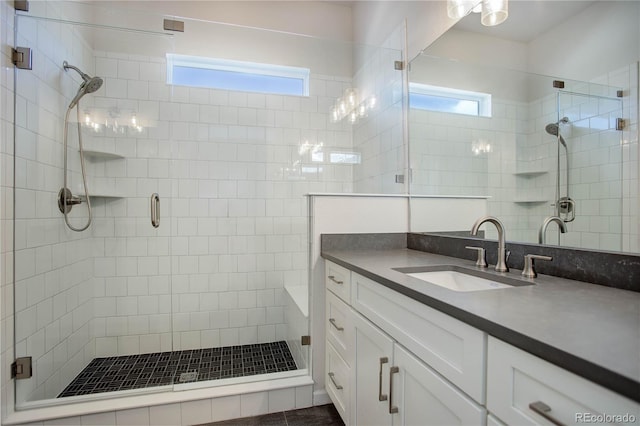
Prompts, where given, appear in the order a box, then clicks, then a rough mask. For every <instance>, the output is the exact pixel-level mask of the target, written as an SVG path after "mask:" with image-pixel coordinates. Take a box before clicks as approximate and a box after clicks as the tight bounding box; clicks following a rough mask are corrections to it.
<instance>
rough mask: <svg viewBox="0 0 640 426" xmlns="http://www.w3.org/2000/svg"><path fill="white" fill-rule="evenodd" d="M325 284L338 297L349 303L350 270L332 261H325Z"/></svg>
mask: <svg viewBox="0 0 640 426" xmlns="http://www.w3.org/2000/svg"><path fill="white" fill-rule="evenodd" d="M324 268H325V269H324V270H325V285H326V287H327V290H330V291H332V292H333V294H335V295H336V296H338V297H339V298H340V299H342V300H344V301H345V302H347V304H349V303H351V299H350V298H351V271H350V270H348V269H347V268H344V267H342V266H340V265H336V264H335V263H333V262H330V261H328V260H327V261H325V264H324Z"/></svg>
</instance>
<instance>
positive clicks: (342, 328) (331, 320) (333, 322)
mask: <svg viewBox="0 0 640 426" xmlns="http://www.w3.org/2000/svg"><path fill="white" fill-rule="evenodd" d="M329 322H330V323H331V325H332V326H334V327H335V328H336V330H338V331H344V327H340V326H338V325H337V324H336V320H335V318H329Z"/></svg>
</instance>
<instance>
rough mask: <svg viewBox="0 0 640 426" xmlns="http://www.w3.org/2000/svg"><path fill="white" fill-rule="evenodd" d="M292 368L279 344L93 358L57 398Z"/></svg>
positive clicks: (286, 350)
mask: <svg viewBox="0 0 640 426" xmlns="http://www.w3.org/2000/svg"><path fill="white" fill-rule="evenodd" d="M295 369H296V363H295V361H294V360H293V357H292V356H291V352H290V351H289V347H288V346H287V343H286V342H284V341H280V342H273V343H261V344H255V345H243V346H227V347H224V348H209V349H194V350H186V351H174V352H159V353H152V354H140V355H129V356H117V357H109V358H96V359H94V360H92V361H91V362H90V363H89V365H88V366H86V367H85V368H84V370H82V371H81V372H80V374H79V375H78V376H77V377H76V378H75V379H74V380H73V381H72V382H71V384H69V386H67V387H66V388H65V389H64V390H63V391H62V392H61V393H60V395H58V398H61V397H65V396H75V395H86V394H91V393H100V392H112V391H118V390H126V389H137V388H145V387H152V386H162V385H170V384H172V383H176V384H177V383H186V382H196V381H198V382H199V381H203V380H216V379H225V378H230V377H242V376H251V375H254V374H265V373H274V372H278V371H290V370H295Z"/></svg>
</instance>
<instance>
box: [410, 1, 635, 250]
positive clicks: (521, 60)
mask: <svg viewBox="0 0 640 426" xmlns="http://www.w3.org/2000/svg"><path fill="white" fill-rule="evenodd" d="M639 17H640V3H638V2H615V1H614V2H608V1H607V2H593V1H566V2H565V1H560V2H534V1H518V2H512V3H511V5H510V14H509V19H507V21H506V22H505V23H504V24H502V25H500V26H497V27H483V26H482V25H481V24H480V17H479V16H478V15H477V14H474V13H471V14H469V15H468V16H466V17H465V18H463V19H462V20H460V21H459V22H458V23H457V24H456V25H454V26H453V27H452V28H451V29H450V30H449V31H447V32H446V33H445V34H444V35H443V36H441V37H440V38H439V39H438V40H436V41H435V42H434V43H433V44H431V45H430V46H429V47H427V48H426V49H424V50H423V51H422V52H421V54H420V55H418V56H417V57H416V58H414V59H413V60H412V61H411V65H410V72H409V80H410V87H409V93H410V95H409V103H410V109H409V144H410V152H411V155H410V167H411V171H412V180H411V186H410V192H411V195H412V200H411V203H412V204H411V209H412V215H411V216H412V223H411V230H412V231H413V232H434V231H446V232H451V231H465V230H467V227H468V228H470V227H471V224H472V222H469V223H468V225H467V226H462V225H461V223H466V222H467V221H468V218H465V219H464V221H458V224H456V225H451V226H450V227H449V228H450V229H443V226H442V223H451V222H455V220H449V221H446V220H434V221H430V222H427V221H425V220H423V218H424V217H425V214H424V211H425V209H427V208H428V207H425V206H426V205H427V204H425V203H427V202H428V200H429V199H430V198H433V197H446V198H447V199H450V198H453V199H457V200H458V201H457V203H458V205H461V206H464V209H466V214H467V216H469V215H471V216H475V217H479V216H481V215H483V214H489V215H493V216H497V217H499V218H500V219H501V220H502V221H503V222H504V224H505V227H506V229H507V239H508V240H511V241H518V242H528V243H538V242H540V238H541V237H542V239H543V241H544V243H545V244H553V245H562V246H567V247H580V248H589V249H597V250H607V251H626V252H638V251H640V249H639V241H638V222H639V219H638V172H637V163H638V150H637V146H638V136H637V111H638V97H637V88H638V57H639V56H640V54H639V52H640V36H639V32H638V28H637V22H638V19H639ZM559 40H562V41H561V42H559ZM447 205H451V206H452V205H455V203H452V202H449V203H448V204H447ZM438 211H439V212H440V213H439V214H440V215H443V216H446V217H447V218H451V217H463V216H464V215H463V214H461V212H460V211H456V212H452V211H446V209H440V210H438ZM554 216H557V217H559V218H560V219H561V220H550V219H548V218H550V217H554ZM560 222H561V223H562V225H564V227H566V231H567V232H566V233H560V232H559V231H560V228H561V226H562V225H560ZM444 228H447V227H446V226H444ZM541 231H542V235H541ZM487 237H489V238H492V237H494V236H492V230H491V229H487Z"/></svg>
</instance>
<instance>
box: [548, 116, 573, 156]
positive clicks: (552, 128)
mask: <svg viewBox="0 0 640 426" xmlns="http://www.w3.org/2000/svg"><path fill="white" fill-rule="evenodd" d="M568 122H569V119H568V118H567V117H562V118H561V119H560V120H559V121H558V122H556V123H549V124H547V125H546V126H545V128H544V130H545V131H546V132H547V133H549V134H550V135H552V136H557V137H558V140H559V141H560V143H561V144H562V146H564V147H565V148H566V147H567V142H566V141H565V140H564V138H563V137H562V135H561V134H560V123H568Z"/></svg>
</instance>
